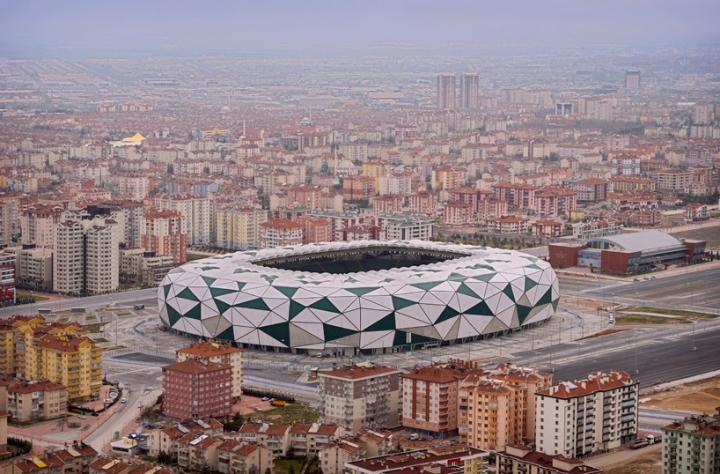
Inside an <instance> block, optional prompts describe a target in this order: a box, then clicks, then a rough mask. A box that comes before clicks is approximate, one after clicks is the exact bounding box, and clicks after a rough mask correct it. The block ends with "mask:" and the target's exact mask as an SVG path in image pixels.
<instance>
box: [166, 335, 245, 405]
mask: <svg viewBox="0 0 720 474" xmlns="http://www.w3.org/2000/svg"><path fill="white" fill-rule="evenodd" d="M188 359H198V360H200V361H203V362H212V363H214V364H221V365H229V366H230V367H231V370H232V390H231V391H230V394H231V396H232V397H233V399H234V400H240V399H241V398H242V381H243V379H242V362H243V351H242V349H238V348H236V347H232V346H231V345H230V344H228V343H225V342H218V341H200V342H196V343H193V344H191V345H190V346H188V347H184V348H182V349H177V350H176V351H175V360H176V361H177V362H184V361H186V360H188Z"/></svg>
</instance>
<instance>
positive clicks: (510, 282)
mask: <svg viewBox="0 0 720 474" xmlns="http://www.w3.org/2000/svg"><path fill="white" fill-rule="evenodd" d="M558 299H559V293H558V280H557V276H556V275H555V272H554V271H553V270H552V268H551V267H550V265H549V264H548V263H546V262H545V261H543V260H542V259H538V258H536V257H534V256H531V255H527V254H524V253H521V252H516V251H510V250H500V249H494V248H488V247H473V246H467V245H455V244H448V243H437V242H424V241H356V242H339V243H323V244H311V245H300V246H294V247H284V248H275V249H265V250H258V251H244V252H236V253H232V254H228V255H223V256H217V257H209V258H205V259H202V260H197V261H193V262H191V263H187V264H185V265H182V266H180V267H178V268H176V269H174V270H172V271H170V272H169V273H168V274H167V276H166V277H165V279H164V280H163V281H162V283H161V284H160V287H159V288H158V300H159V301H158V303H159V308H160V318H161V319H162V321H163V323H164V324H165V325H167V326H169V327H170V328H172V329H174V330H177V331H179V332H182V333H186V334H189V335H194V336H199V337H206V338H214V339H218V340H226V341H231V342H235V343H237V344H238V345H239V346H241V347H256V348H290V349H293V350H295V349H300V350H321V351H331V350H332V351H335V350H336V349H337V352H344V351H345V349H349V348H353V349H354V350H358V349H360V350H368V349H370V350H371V349H380V348H382V349H383V350H384V349H386V348H392V347H400V346H404V347H406V348H413V347H418V345H420V346H421V347H427V346H428V345H429V344H433V345H435V344H442V343H446V341H448V342H453V341H456V342H463V341H468V340H473V339H477V338H482V337H484V336H487V335H491V334H497V333H503V332H505V331H508V330H515V329H518V328H522V327H524V326H528V325H534V324H535V323H539V322H542V321H545V320H547V319H549V318H550V317H551V316H552V315H553V314H554V312H555V310H556V308H557V303H558Z"/></svg>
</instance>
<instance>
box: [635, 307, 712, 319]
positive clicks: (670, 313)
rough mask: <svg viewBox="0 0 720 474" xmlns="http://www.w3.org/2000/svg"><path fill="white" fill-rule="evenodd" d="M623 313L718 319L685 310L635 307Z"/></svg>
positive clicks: (706, 314) (710, 315)
mask: <svg viewBox="0 0 720 474" xmlns="http://www.w3.org/2000/svg"><path fill="white" fill-rule="evenodd" d="M622 312H623V313H632V312H635V313H655V314H667V315H668V316H683V317H686V318H717V316H716V315H714V314H708V313H698V312H695V311H685V310H683V309H663V308H653V307H651V306H633V307H631V308H625V309H623V310H622Z"/></svg>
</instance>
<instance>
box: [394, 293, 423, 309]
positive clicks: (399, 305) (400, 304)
mask: <svg viewBox="0 0 720 474" xmlns="http://www.w3.org/2000/svg"><path fill="white" fill-rule="evenodd" d="M392 304H393V309H394V310H395V311H397V310H399V309H403V308H407V307H408V306H412V305H414V304H417V303H415V302H414V301H410V300H406V299H405V298H400V297H399V296H394V295H393V297H392Z"/></svg>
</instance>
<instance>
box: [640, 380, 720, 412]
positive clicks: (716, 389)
mask: <svg viewBox="0 0 720 474" xmlns="http://www.w3.org/2000/svg"><path fill="white" fill-rule="evenodd" d="M641 405H642V406H645V407H654V408H662V409H666V410H679V411H688V412H692V413H714V411H715V407H717V406H720V377H715V378H711V379H706V380H700V381H697V382H691V383H688V384H685V385H682V386H679V387H674V388H672V389H670V390H668V391H665V392H659V393H653V394H652V395H647V396H645V397H643V402H642V403H641Z"/></svg>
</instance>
